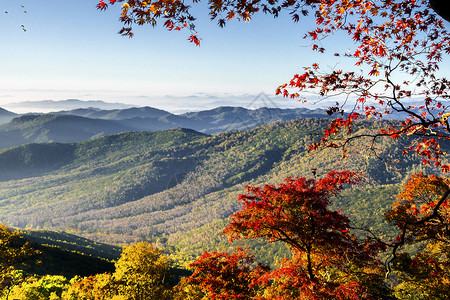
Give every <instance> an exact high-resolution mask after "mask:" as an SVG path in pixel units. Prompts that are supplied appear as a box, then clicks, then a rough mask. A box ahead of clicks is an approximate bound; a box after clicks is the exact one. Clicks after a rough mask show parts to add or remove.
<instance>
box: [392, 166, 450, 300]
mask: <svg viewBox="0 0 450 300" xmlns="http://www.w3.org/2000/svg"><path fill="white" fill-rule="evenodd" d="M449 195H450V181H449V179H448V178H443V177H438V176H436V175H429V176H426V175H423V174H421V173H419V174H414V175H413V176H412V177H411V178H410V179H409V180H408V182H407V183H406V184H405V186H404V187H403V191H402V192H401V193H400V194H399V195H398V199H399V201H397V202H396V203H394V204H393V205H392V209H391V210H389V211H387V212H386V213H385V217H386V219H387V220H388V221H390V222H392V223H394V224H396V225H397V226H398V228H399V229H400V234H399V236H398V237H397V239H396V240H395V241H394V243H393V244H392V247H393V250H392V254H393V257H392V258H391V259H390V260H389V261H388V263H389V264H390V265H391V264H392V265H393V267H394V270H396V271H397V276H398V277H399V279H401V281H402V283H401V284H400V285H399V286H398V287H397V290H399V293H400V294H401V295H402V297H404V295H405V294H407V295H409V296H411V295H412V296H415V297H424V298H427V299H440V297H441V295H443V294H448V291H450V273H449V271H448V270H449V268H448V267H449V264H450V260H449V258H450V256H449V255H450V235H449V233H450V232H449V226H450V207H449V201H450V198H449ZM417 243H419V244H420V243H422V244H425V247H424V249H423V250H421V251H419V252H418V253H416V254H415V255H414V256H415V257H414V258H412V257H411V255H410V254H409V253H407V252H403V253H399V254H398V253H397V252H398V250H399V249H401V247H402V246H404V245H405V244H409V245H411V244H417ZM390 265H388V267H389V270H390V271H392V270H391V266H390Z"/></svg>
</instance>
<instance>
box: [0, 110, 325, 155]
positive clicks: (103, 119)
mask: <svg viewBox="0 0 450 300" xmlns="http://www.w3.org/2000/svg"><path fill="white" fill-rule="evenodd" d="M14 116H16V115H15V114H13V113H10V112H8V111H0V124H1V123H3V122H2V120H4V121H5V122H7V123H5V124H2V125H0V149H2V148H8V147H13V146H19V145H23V144H27V143H47V142H58V143H70V142H81V141H85V140H90V139H93V138H98V137H102V136H107V135H111V134H116V133H120V132H128V131H158V130H167V129H174V128H178V127H181V128H189V129H194V130H196V131H199V132H203V133H208V134H217V133H221V132H226V131H231V130H246V129H251V128H255V127H258V126H261V125H264V124H269V123H273V122H276V121H288V120H294V119H297V118H305V117H317V118H329V117H330V116H329V115H328V114H327V113H326V111H325V110H323V109H316V110H310V109H306V108H298V109H278V108H259V109H255V110H249V109H245V108H242V107H218V108H215V109H211V110H205V111H199V112H192V113H185V114H182V115H175V114H172V113H169V112H167V111H164V110H160V109H156V108H152V107H133V108H127V109H114V110H101V109H96V108H81V109H74V110H66V111H59V112H54V113H51V114H28V115H22V116H17V117H15V118H14Z"/></svg>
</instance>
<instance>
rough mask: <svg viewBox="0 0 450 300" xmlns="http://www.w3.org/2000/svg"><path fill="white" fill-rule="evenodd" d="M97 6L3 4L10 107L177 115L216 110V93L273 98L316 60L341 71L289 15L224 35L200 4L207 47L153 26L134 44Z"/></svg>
mask: <svg viewBox="0 0 450 300" xmlns="http://www.w3.org/2000/svg"><path fill="white" fill-rule="evenodd" d="M97 2H98V1H97V0H71V1H69V0H2V4H1V15H0V28H1V29H0V30H1V36H2V46H1V47H0V57H1V69H0V70H1V71H0V106H2V105H4V104H6V103H11V102H18V101H35V100H63V99H69V98H76V99H81V100H103V101H106V102H123V103H130V104H137V105H148V106H154V107H159V108H163V109H168V110H171V111H176V110H185V109H189V108H192V109H196V108H197V107H202V106H205V107H204V108H210V107H208V106H211V105H213V103H211V100H210V98H208V97H209V96H210V95H215V96H216V97H218V98H215V99H216V101H215V102H214V105H216V104H221V105H237V104H240V105H241V106H244V107H245V106H246V103H248V101H250V99H252V97H254V96H255V95H258V94H259V93H261V92H264V93H266V94H267V95H269V96H272V95H273V94H274V91H275V89H276V87H277V86H278V85H279V84H282V83H284V82H287V81H288V80H289V79H290V78H291V77H292V75H294V74H295V73H297V72H301V71H302V67H303V66H309V65H310V64H311V63H312V62H313V61H319V62H322V63H327V64H330V65H331V64H334V63H333V62H332V61H331V60H330V61H329V62H328V61H327V60H326V58H324V57H323V56H317V55H318V54H315V53H313V52H312V51H311V50H310V47H308V42H307V41H305V40H303V39H302V35H303V33H304V32H305V30H306V29H307V27H306V26H307V25H308V24H309V26H311V22H310V21H309V22H305V23H303V22H300V23H298V24H294V23H293V22H292V21H291V20H290V19H289V17H282V18H278V19H273V18H272V17H270V16H265V15H262V14H261V15H259V16H257V17H256V18H254V19H253V20H252V21H251V22H250V23H243V22H241V23H239V22H231V23H229V24H228V25H227V26H226V27H225V28H224V29H221V28H219V27H218V26H217V25H216V22H215V21H210V20H209V17H208V15H207V12H206V11H205V10H204V9H202V8H201V7H199V8H198V9H197V11H196V16H197V17H198V22H197V30H198V32H199V35H200V36H201V37H202V39H203V40H202V44H201V46H200V47H196V46H194V45H193V44H191V43H189V42H188V41H187V37H188V32H183V31H181V32H169V31H167V30H165V29H163V28H159V29H158V28H157V29H153V28H151V27H149V26H145V27H140V28H137V27H135V37H134V38H132V39H129V38H125V37H122V36H120V35H118V34H117V32H118V31H119V29H120V28H121V27H122V25H121V24H120V23H119V21H118V17H119V11H118V9H119V8H120V7H119V6H117V5H116V6H112V7H110V8H109V9H108V10H106V11H103V12H102V11H98V10H96V8H95V6H96V3H97ZM20 3H22V4H23V5H24V6H25V8H24V9H25V10H26V11H27V13H24V12H23V9H22V8H21V7H20ZM3 11H8V13H3ZM22 24H23V25H24V26H25V28H26V32H24V31H23V30H22V29H21V25H22ZM337 41H340V39H339V38H335V39H332V42H333V43H337ZM337 44H339V43H337ZM167 95H170V96H172V97H169V98H168V97H166V96H167ZM202 101H203V102H202ZM273 101H275V105H278V106H286V105H287V106H296V105H298V104H296V103H295V101H293V100H288V99H276V98H275V97H274V98H273Z"/></svg>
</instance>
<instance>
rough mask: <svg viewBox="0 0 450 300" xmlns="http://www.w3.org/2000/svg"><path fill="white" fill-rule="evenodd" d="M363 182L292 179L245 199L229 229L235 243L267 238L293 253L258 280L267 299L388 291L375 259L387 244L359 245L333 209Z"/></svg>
mask: <svg viewBox="0 0 450 300" xmlns="http://www.w3.org/2000/svg"><path fill="white" fill-rule="evenodd" d="M358 181H359V179H358V176H357V174H355V173H353V172H349V171H342V172H336V171H334V172H330V173H328V174H327V175H326V176H325V177H324V178H320V179H306V178H287V179H286V180H285V181H284V182H283V183H281V184H280V185H279V186H278V187H275V186H272V185H265V186H264V187H262V188H261V187H247V193H246V194H242V195H240V196H239V200H240V201H241V202H242V203H243V208H242V210H241V211H239V212H237V213H235V214H234V215H232V217H231V221H230V224H229V225H228V226H227V227H226V228H225V229H224V233H225V234H226V235H228V237H229V239H230V241H232V240H234V239H237V238H265V239H266V240H267V241H269V242H275V241H281V242H284V243H286V244H287V245H288V246H289V248H290V250H291V254H292V257H291V258H289V259H285V260H284V261H283V262H282V266H281V267H280V268H279V269H277V270H275V271H273V272H270V273H269V272H268V273H266V274H264V275H263V276H261V277H260V279H258V280H257V282H258V283H259V284H260V285H262V286H265V289H264V290H265V294H266V295H264V296H265V297H268V298H271V297H287V299H315V298H328V299H332V298H338V297H340V298H341V299H366V298H370V295H371V294H372V293H375V294H376V293H377V290H378V289H382V288H381V287H382V285H381V284H380V280H381V278H382V276H380V274H381V273H382V272H380V271H382V269H381V268H380V266H381V264H380V261H378V260H377V259H376V257H375V256H376V254H377V253H378V251H379V250H381V249H384V245H383V244H381V243H378V242H377V241H375V240H374V241H372V240H371V238H367V239H366V240H364V241H358V240H357V239H356V237H355V236H354V235H353V234H351V233H350V221H349V219H348V218H347V217H346V216H344V215H342V214H341V213H340V212H338V211H332V210H329V209H328V206H329V204H330V198H331V197H332V196H335V195H337V194H338V193H339V192H340V191H341V190H342V189H343V188H344V186H345V185H352V184H356V183H357V182H358ZM355 274H358V275H355ZM369 287H370V288H369Z"/></svg>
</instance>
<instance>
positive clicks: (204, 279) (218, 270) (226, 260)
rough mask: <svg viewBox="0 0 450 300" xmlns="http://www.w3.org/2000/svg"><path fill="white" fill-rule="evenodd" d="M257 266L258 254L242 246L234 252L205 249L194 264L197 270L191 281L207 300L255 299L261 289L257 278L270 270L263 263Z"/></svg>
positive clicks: (192, 265) (193, 266) (190, 278)
mask: <svg viewBox="0 0 450 300" xmlns="http://www.w3.org/2000/svg"><path fill="white" fill-rule="evenodd" d="M253 265H254V257H253V256H252V255H248V253H247V252H246V251H243V250H242V249H237V251H236V252H235V253H232V254H228V253H220V252H212V253H208V252H204V253H203V254H202V255H201V256H200V257H199V258H198V259H197V261H196V262H194V263H192V264H191V265H190V266H191V267H192V268H193V269H194V273H193V274H192V275H191V276H190V277H189V283H190V284H191V285H194V286H197V287H198V289H199V290H200V291H201V292H202V296H203V297H205V298H207V299H223V300H225V299H236V300H237V299H239V300H246V299H253V297H255V296H256V295H257V293H258V291H259V287H258V285H256V284H255V281H256V280H257V279H258V278H260V277H261V276H262V275H264V274H265V273H267V272H268V270H269V268H268V267H266V266H263V265H261V264H258V265H257V266H256V267H254V266H253ZM252 266H253V267H252Z"/></svg>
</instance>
